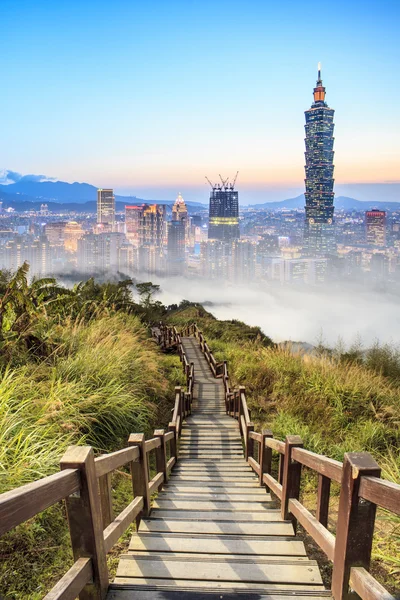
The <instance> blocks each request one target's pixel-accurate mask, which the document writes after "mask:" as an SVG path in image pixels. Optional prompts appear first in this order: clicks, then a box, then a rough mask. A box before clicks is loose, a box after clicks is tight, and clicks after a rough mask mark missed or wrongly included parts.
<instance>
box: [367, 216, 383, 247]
mask: <svg viewBox="0 0 400 600" xmlns="http://www.w3.org/2000/svg"><path fill="white" fill-rule="evenodd" d="M365 233H366V238H367V244H370V245H371V246H381V247H384V246H386V212H385V211H384V210H377V209H375V208H374V209H372V210H367V211H366V213H365Z"/></svg>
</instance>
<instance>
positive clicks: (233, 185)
mask: <svg viewBox="0 0 400 600" xmlns="http://www.w3.org/2000/svg"><path fill="white" fill-rule="evenodd" d="M238 175H239V171H236V175H235V178H234V180H233V182H232V183H231V185H230V188H231V190H233V189H234V188H235V183H236V179H237V176H238Z"/></svg>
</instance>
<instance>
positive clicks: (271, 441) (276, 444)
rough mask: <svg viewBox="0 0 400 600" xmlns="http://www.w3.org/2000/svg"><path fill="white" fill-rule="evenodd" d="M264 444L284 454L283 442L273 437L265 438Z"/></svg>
mask: <svg viewBox="0 0 400 600" xmlns="http://www.w3.org/2000/svg"><path fill="white" fill-rule="evenodd" d="M265 445H266V446H267V447H268V448H271V449H272V450H275V451H276V452H279V453H280V454H285V443H284V442H281V441H280V440H276V439H275V438H267V439H266V440H265Z"/></svg>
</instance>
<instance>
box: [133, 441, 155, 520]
mask: <svg viewBox="0 0 400 600" xmlns="http://www.w3.org/2000/svg"><path fill="white" fill-rule="evenodd" d="M128 446H137V447H138V448H139V452H140V456H139V460H138V461H135V462H131V474H132V485H133V490H134V495H135V498H136V497H137V496H143V510H142V511H141V513H140V515H139V516H138V518H137V520H136V523H137V528H138V527H139V523H140V518H141V516H142V515H143V516H145V517H147V516H148V515H149V514H150V510H151V508H150V493H149V468H148V463H147V452H146V445H145V436H144V433H131V435H130V436H129V440H128Z"/></svg>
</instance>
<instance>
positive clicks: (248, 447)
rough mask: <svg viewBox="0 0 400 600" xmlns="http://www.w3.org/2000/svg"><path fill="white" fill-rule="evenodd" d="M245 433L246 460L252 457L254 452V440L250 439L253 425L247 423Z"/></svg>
mask: <svg viewBox="0 0 400 600" xmlns="http://www.w3.org/2000/svg"><path fill="white" fill-rule="evenodd" d="M246 431H247V436H246V452H245V458H246V460H248V458H249V456H253V451H254V440H253V439H252V438H251V437H250V431H254V423H247V427H246Z"/></svg>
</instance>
